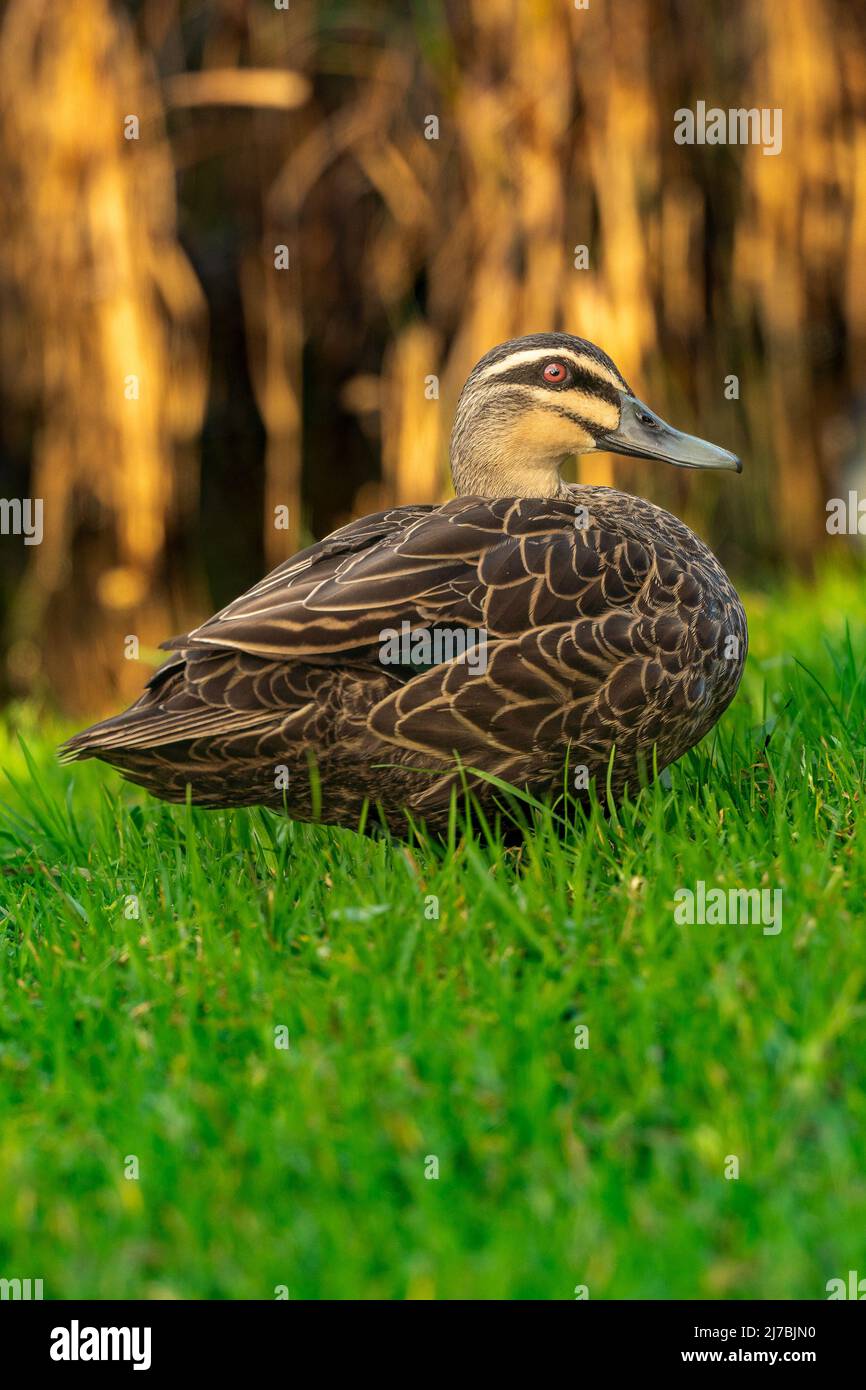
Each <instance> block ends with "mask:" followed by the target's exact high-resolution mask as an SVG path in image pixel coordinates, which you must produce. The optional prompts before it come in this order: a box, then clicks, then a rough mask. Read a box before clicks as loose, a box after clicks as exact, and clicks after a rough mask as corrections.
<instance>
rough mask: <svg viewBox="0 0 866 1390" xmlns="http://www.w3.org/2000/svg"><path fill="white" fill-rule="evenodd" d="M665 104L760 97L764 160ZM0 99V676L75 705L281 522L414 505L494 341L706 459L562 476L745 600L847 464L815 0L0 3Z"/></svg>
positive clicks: (792, 551)
mask: <svg viewBox="0 0 866 1390" xmlns="http://www.w3.org/2000/svg"><path fill="white" fill-rule="evenodd" d="M699 100H704V101H706V102H707V104H708V105H710V106H718V107H721V108H728V107H748V108H751V107H770V108H780V109H781V111H782V113H783V146H782V151H781V153H780V154H778V155H776V156H768V155H765V154H764V153H763V152H762V149H761V147H760V146H748V145H747V146H741V145H716V146H711V145H699V144H694V145H679V144H677V143H676V142H675V141H674V113H675V111H676V110H677V109H679V108H683V107H691V108H694V107H695V104H696V102H697V101H699ZM0 119H2V132H0V180H2V195H3V196H2V199H0V219H2V221H0V231H2V235H0V369H2V385H0V406H2V409H0V466H2V486H0V497H3V498H24V497H30V498H42V499H43V501H44V536H43V540H42V543H41V544H39V545H33V546H25V545H24V544H23V543H22V539H21V537H20V536H12V535H4V536H3V537H2V538H0V592H2V597H3V629H2V636H0V689H2V693H3V695H4V696H5V697H7V698H8V697H9V696H20V695H28V694H31V695H35V696H37V697H38V698H41V699H43V700H47V701H48V702H49V703H52V704H55V705H58V706H59V707H60V708H61V709H62V710H63V711H64V712H65V713H68V714H75V715H87V716H92V715H96V714H99V713H101V712H103V711H106V710H109V709H114V708H116V707H117V706H118V705H119V704H120V703H121V702H122V701H124V700H126V699H128V698H131V697H133V696H134V695H135V694H136V693H137V691H138V690H139V688H140V685H141V683H142V678H143V676H145V675H146V665H147V662H148V661H150V660H151V659H152V656H153V653H152V648H154V647H155V646H156V644H157V643H158V642H159V641H160V640H162V639H163V638H165V637H167V636H170V635H172V634H173V633H175V632H179V631H183V630H185V629H186V628H187V627H188V626H190V625H192V624H194V623H195V622H197V621H200V620H201V619H202V618H204V617H205V616H206V615H207V614H208V613H209V612H211V611H212V610H213V608H214V607H216V606H219V605H221V604H223V603H225V602H227V601H228V599H230V598H231V597H232V596H233V595H234V594H235V593H237V592H239V591H240V590H242V589H243V588H244V587H246V586H248V585H249V584H251V583H253V582H254V581H255V580H256V579H257V578H258V577H259V576H260V575H261V574H262V573H263V572H264V570H265V569H266V568H268V567H271V566H273V565H274V564H276V563H278V562H279V561H280V560H282V559H284V558H285V557H286V556H287V555H289V554H291V552H292V551H293V550H294V549H296V548H297V546H298V545H299V544H300V543H302V542H304V541H305V540H307V539H309V538H310V537H311V536H321V535H323V534H325V533H326V532H327V531H328V530H331V529H333V528H334V527H335V526H338V525H340V524H342V523H344V522H345V521H347V520H348V519H350V518H351V517H352V516H355V515H360V514H363V513H364V512H367V511H373V510H376V509H377V508H379V507H381V506H383V505H386V504H388V503H391V502H395V501H396V502H403V501H434V500H438V499H441V498H444V497H446V496H447V495H448V488H449V479H448V468H447V452H448V436H449V432H450V427H451V420H452V415H453V410H454V404H455V400H456V397H457V394H458V393H459V390H460V387H461V385H462V382H463V380H464V378H465V376H466V374H467V372H468V370H469V369H470V368H471V366H472V364H473V363H474V362H475V360H476V359H477V358H478V357H479V356H481V354H482V353H483V352H485V351H486V350H487V349H488V348H489V347H490V346H492V345H493V344H495V343H497V342H499V341H501V340H503V339H506V338H509V337H512V336H514V335H516V334H519V333H525V332H539V331H547V330H556V329H562V330H566V331H569V332H572V333H576V334H578V335H580V336H582V337H586V338H589V339H591V340H592V341H594V342H596V343H598V344H599V345H600V346H601V347H603V348H604V349H605V350H606V351H607V352H608V353H609V354H610V355H611V356H612V357H613V358H614V360H615V361H616V363H617V364H618V366H619V367H620V369H621V370H622V372H623V373H624V375H625V376H626V378H627V379H628V380H629V381H630V382H631V384H632V385H633V387H634V389H635V390H636V391H637V392H638V394H639V395H641V396H642V397H643V399H645V400H646V401H647V402H648V403H649V404H651V405H652V407H653V408H654V409H656V410H658V411H659V412H660V413H661V414H663V415H664V416H665V417H666V418H667V419H669V420H670V421H671V423H673V424H676V425H677V426H679V427H681V428H684V429H686V430H689V431H691V432H696V433H699V434H701V435H703V436H704V437H706V438H709V439H712V440H714V441H715V442H717V443H720V444H723V445H725V446H726V447H729V448H732V449H734V450H736V451H737V452H738V453H740V454H741V455H742V456H743V458H744V461H745V472H744V474H743V476H742V478H740V479H732V478H730V477H728V476H724V477H722V478H716V477H712V478H710V479H705V478H699V479H698V481H697V482H695V481H694V476H693V475H691V474H686V473H682V472H677V471H674V470H670V469H665V468H664V467H661V466H653V465H652V464H645V463H644V464H639V463H635V462H633V461H632V462H628V461H624V460H613V459H610V458H607V457H605V456H599V457H598V458H596V459H592V460H589V459H587V460H582V461H581V462H580V464H579V465H578V476H579V477H580V478H581V479H582V480H586V481H592V482H605V483H610V482H616V483H617V484H618V485H622V486H624V487H627V488H629V489H632V490H635V491H640V492H642V493H643V494H644V495H646V496H649V497H651V498H652V499H653V500H654V501H657V502H659V503H660V504H662V505H666V506H669V507H670V508H671V509H672V510H674V511H676V512H677V513H678V514H680V515H683V516H684V517H685V518H686V519H687V520H689V521H690V522H691V523H692V524H694V525H695V526H696V527H697V528H698V529H699V530H700V531H701V532H702V533H703V534H705V535H706V536H707V537H708V538H709V539H710V541H711V543H712V544H713V545H714V546H715V548H716V549H717V550H718V552H719V553H720V554H721V556H722V557H723V559H724V560H725V561H726V563H727V564H728V565H729V567H730V568H731V569H732V571H733V572H734V574H735V575H737V576H746V577H747V578H748V581H749V582H750V583H753V584H756V583H763V582H765V581H766V580H767V579H769V578H770V577H771V576H773V575H774V574H776V573H777V572H779V571H780V570H782V569H784V568H786V567H788V566H791V567H796V568H800V569H807V570H808V569H809V567H811V566H812V565H813V564H814V562H815V558H816V556H818V555H819V554H820V553H821V552H822V550H823V549H824V548H826V546H827V544H828V539H829V538H828V536H827V531H826V524H825V523H826V503H827V499H828V498H831V497H833V496H836V495H843V494H844V491H845V489H846V488H847V487H848V486H849V485H850V486H854V482H852V481H851V480H852V479H854V480H856V479H857V478H860V479H861V480H863V481H866V479H864V476H863V458H864V452H866V445H864V435H866V352H864V348H866V292H864V290H866V10H862V9H860V8H859V7H857V6H854V5H852V4H850V3H849V2H848V0H712V2H711V3H704V4H701V5H695V4H692V3H686V2H685V0H616V3H613V0H607V3H605V0H590V3H589V6H588V8H578V6H577V4H575V0H416V3H412V4H411V5H399V4H395V5H387V6H386V5H381V4H375V3H365V0H354V2H352V3H349V0H346V2H345V3H344V0H329V2H327V3H319V4H312V3H304V0H290V3H289V0H222V2H220V0H213V3H179V2H178V0H143V3H137V4H127V5H120V4H111V3H109V0H75V2H74V3H72V4H65V5H59V6H58V5H56V4H49V0H8V3H6V4H5V5H4V6H3V7H2V21H0ZM583 246H585V247H586V262H587V263H586V265H585V266H584V265H583V264H582V260H583V257H582V253H579V252H578V251H577V250H576V248H579V247H583ZM281 248H282V249H281ZM576 261H577V262H578V264H577V265H576ZM732 376H736V377H737V379H738V383H739V391H738V395H736V394H735V395H734V396H732V395H731V391H730V388H729V389H728V390H727V391H726V389H725V384H726V381H729V379H730V377H732ZM433 378H435V381H432V380H431V379H433ZM858 470H859V471H858ZM285 509H288V510H287V511H286V510H285ZM286 516H288V525H287V526H284V525H281V524H275V521H276V519H277V518H279V519H280V521H282V520H285V517H286ZM836 543H837V544H840V542H838V541H837V542H836ZM130 635H135V636H137V637H138V639H139V641H140V643H141V657H142V661H141V662H139V661H135V660H125V659H124V650H125V649H124V641H125V638H127V637H128V636H130ZM142 663H144V664H142Z"/></svg>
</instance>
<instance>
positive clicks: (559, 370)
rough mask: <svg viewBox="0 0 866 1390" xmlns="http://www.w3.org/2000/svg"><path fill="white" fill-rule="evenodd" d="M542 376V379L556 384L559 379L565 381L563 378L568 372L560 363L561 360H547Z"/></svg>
mask: <svg viewBox="0 0 866 1390" xmlns="http://www.w3.org/2000/svg"><path fill="white" fill-rule="evenodd" d="M542 376H543V377H544V380H545V381H549V382H550V383H551V385H553V386H558V385H559V383H560V382H561V381H565V378H566V377H567V376H568V372H567V371H566V369H565V367H564V366H563V365H562V363H561V362H548V364H547V366H546V367H545V369H544V371H543V372H542Z"/></svg>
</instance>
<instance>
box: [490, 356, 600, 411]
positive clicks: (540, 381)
mask: <svg viewBox="0 0 866 1390" xmlns="http://www.w3.org/2000/svg"><path fill="white" fill-rule="evenodd" d="M547 365H548V364H547V363H546V362H544V361H543V360H542V361H539V362H521V363H520V364H519V365H518V366H516V367H510V368H509V369H508V371H506V372H497V374H496V376H495V377H493V378H491V384H493V382H495V383H496V385H497V386H498V385H500V384H501V383H503V382H507V383H510V384H513V385H515V386H545V387H546V388H547V389H548V390H550V391H556V392H559V393H562V392H565V391H568V390H569V389H570V388H571V387H572V386H575V387H578V388H579V389H580V390H581V391H583V392H584V393H585V394H586V395H588V396H597V397H598V398H599V399H600V400H603V401H607V402H608V403H609V404H610V405H619V392H618V391H617V390H616V387H614V386H611V384H610V382H608V381H602V379H601V377H598V376H596V375H595V372H592V371H589V369H588V368H585V367H575V366H574V365H573V364H572V363H571V362H565V363H563V365H564V366H565V367H566V368H567V370H568V372H569V376H568V377H566V379H565V381H545V380H544V376H543V372H544V368H545V367H546V366H547Z"/></svg>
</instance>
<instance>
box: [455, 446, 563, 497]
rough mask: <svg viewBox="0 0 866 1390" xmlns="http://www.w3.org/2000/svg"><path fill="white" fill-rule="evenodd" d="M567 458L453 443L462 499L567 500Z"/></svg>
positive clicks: (457, 486)
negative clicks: (564, 474)
mask: <svg viewBox="0 0 866 1390" xmlns="http://www.w3.org/2000/svg"><path fill="white" fill-rule="evenodd" d="M564 462H565V458H564V457H563V456H559V457H553V456H550V457H539V456H538V454H537V453H535V452H532V451H530V450H528V449H526V450H524V449H521V448H520V447H514V446H513V445H512V446H511V447H508V448H506V449H503V448H502V446H501V444H498V443H495V444H491V446H490V447H488V448H485V446H484V444H483V443H482V444H477V443H476V444H474V445H473V444H471V443H470V441H469V440H468V439H466V438H464V439H458V438H455V439H452V442H451V477H452V479H453V482H454V491H455V492H456V493H457V496H458V497H564V496H565V495H566V493H567V486H566V484H565V483H564V482H563V481H562V476H561V474H560V468H561V466H562V464H563V463H564Z"/></svg>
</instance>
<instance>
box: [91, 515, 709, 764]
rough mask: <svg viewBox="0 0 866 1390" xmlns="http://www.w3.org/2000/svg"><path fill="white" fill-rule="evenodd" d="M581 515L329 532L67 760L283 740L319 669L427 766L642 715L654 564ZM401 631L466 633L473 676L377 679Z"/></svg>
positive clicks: (458, 671) (390, 518)
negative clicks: (474, 637)
mask: <svg viewBox="0 0 866 1390" xmlns="http://www.w3.org/2000/svg"><path fill="white" fill-rule="evenodd" d="M584 510H585V509H584V508H582V507H581V508H577V509H576V508H575V507H574V506H573V505H571V504H569V503H568V501H565V500H561V499H551V500H549V501H542V500H538V499H535V500H533V499H519V500H515V499H513V498H512V499H509V498H498V499H492V500H490V499H488V500H484V499H479V498H459V499H456V500H455V501H454V502H450V503H448V504H447V505H445V506H443V507H438V508H420V507H419V508H401V509H396V510H394V511H392V512H388V513H382V514H380V515H379V516H378V517H372V518H365V519H364V520H363V521H361V522H357V523H354V524H353V525H352V526H349V527H345V528H343V530H342V532H336V533H335V534H334V535H333V536H330V537H328V539H327V540H325V541H323V542H321V543H320V544H319V545H318V546H313V547H311V548H310V549H309V550H308V551H306V552H304V553H303V554H302V555H299V556H296V557H295V558H294V559H292V560H291V561H288V562H286V564H284V565H282V566H280V567H279V568H278V569H277V570H275V571H274V572H273V573H272V574H270V575H268V576H267V578H266V579H264V580H262V581H261V583H259V584H257V585H256V586H255V587H254V588H253V589H251V590H249V592H248V593H246V594H244V595H242V596H241V597H240V598H238V599H236V600H235V601H234V602H233V603H231V604H229V605H228V606H227V607H226V608H224V609H223V610H222V611H221V612H220V613H218V614H216V615H215V616H214V617H213V618H211V619H209V621H208V622H206V623H203V624H202V626H201V627H199V628H196V629H195V630H194V631H192V632H191V633H189V634H188V635H186V636H185V637H183V638H179V639H175V640H174V641H173V642H172V643H171V646H172V647H173V648H176V649H177V655H176V656H175V657H174V658H173V659H172V660H171V661H170V662H169V663H168V664H167V666H166V667H164V668H163V670H162V671H161V672H157V674H156V676H155V677H154V678H153V679H152V680H151V682H150V685H149V688H148V690H147V691H146V692H145V694H144V695H143V696H142V699H141V700H140V701H139V702H138V703H137V705H135V706H133V707H132V709H131V710H129V711H127V713H126V714H125V715H120V716H118V717H117V719H115V720H108V721H106V723H105V724H104V725H102V726H97V728H96V729H94V730H88V731H86V732H85V734H83V735H79V736H78V737H77V739H75V740H73V741H72V743H71V744H70V745H69V752H70V753H71V754H72V755H75V754H76V753H77V754H78V755H81V754H82V753H83V754H84V755H85V756H86V753H87V751H94V750H98V749H100V748H105V747H109V746H110V747H114V748H117V747H122V746H125V747H129V746H137V747H140V748H141V747H153V746H155V745H157V744H165V743H168V742H172V741H177V740H180V739H185V738H197V737H199V736H211V735H214V736H215V735H218V734H228V735H231V734H234V733H237V732H241V731H250V732H252V731H253V730H255V729H257V728H260V727H268V725H269V724H273V721H274V719H275V717H279V718H280V719H281V720H282V721H283V722H282V727H286V721H287V720H289V719H293V718H294V716H293V714H292V711H293V710H295V709H296V710H297V711H298V716H297V717H298V721H299V722H300V721H301V720H302V719H303V720H307V721H309V720H314V722H315V724H316V726H318V724H319V723H320V718H321V716H322V709H323V705H324V706H326V705H327V697H326V695H325V690H324V687H323V685H322V682H323V681H325V682H326V683H327V680H328V679H330V677H331V675H332V673H333V671H334V669H335V668H336V669H337V670H338V671H339V670H342V669H349V668H353V669H354V670H355V671H356V672H357V671H359V670H360V671H364V670H366V671H367V672H369V675H370V682H371V683H370V690H369V694H370V700H371V707H370V711H369V715H368V727H369V729H370V732H371V734H373V735H375V736H376V737H378V738H381V739H386V740H390V741H392V742H397V743H400V744H402V745H404V746H408V747H414V748H418V749H422V748H423V749H425V750H427V751H430V752H433V753H435V754H437V755H438V756H440V757H449V756H450V755H451V753H452V752H453V751H454V750H457V751H459V752H461V753H465V755H466V756H467V758H472V757H474V756H475V755H476V754H478V752H479V750H484V749H486V748H492V749H499V750H501V751H502V752H503V754H505V753H507V752H508V751H514V752H516V753H519V754H520V755H526V754H527V752H531V750H532V748H533V747H538V746H539V741H543V742H545V743H546V742H550V743H554V742H556V741H557V740H559V739H560V738H561V736H562V733H563V727H564V726H563V720H566V719H567V718H568V717H569V716H570V715H571V714H573V711H574V710H575V708H576V707H577V706H578V705H580V704H583V703H585V702H587V701H592V700H595V701H596V702H597V703H599V708H600V709H601V708H602V706H603V707H604V710H605V711H606V712H609V702H608V703H607V704H605V703H604V701H603V700H602V699H601V695H602V693H603V692H604V691H606V690H607V691H609V690H611V689H612V690H613V691H614V693H615V694H616V697H617V701H618V702H619V701H622V702H623V704H624V705H626V706H627V705H629V704H631V703H633V702H635V701H638V700H642V701H645V700H646V680H647V675H646V672H647V669H648V667H649V665H650V657H649V652H650V649H651V646H652V643H653V641H658V640H660V638H661V633H660V631H657V630H656V628H657V623H658V622H659V621H660V620H661V610H659V611H658V612H656V611H653V612H651V613H649V614H646V615H643V616H642V615H641V614H640V613H639V612H637V611H636V609H635V600H636V598H637V595H638V593H639V592H640V590H641V589H642V587H643V586H644V584H645V581H646V579H647V576H648V574H649V573H650V570H651V569H652V568H653V566H656V568H657V572H658V583H659V585H661V584H663V583H666V582H667V578H666V577H665V576H664V575H663V573H662V572H661V570H658V566H659V565H660V563H662V562H661V561H660V557H659V556H658V555H657V554H655V553H654V552H652V551H651V550H650V549H649V548H648V547H647V546H645V545H643V544H642V543H641V542H640V541H639V540H638V539H636V538H635V537H633V536H629V535H624V534H623V533H622V531H621V530H620V529H619V527H618V526H616V527H614V526H605V525H604V524H602V522H601V521H599V520H592V519H591V521H590V524H589V525H588V526H586V527H583V528H581V526H579V525H576V521H577V520H578V518H577V517H576V511H577V512H582V511H584ZM668 578H669V577H668ZM685 597H686V598H687V597H688V595H685ZM662 607H664V605H662ZM404 622H408V623H409V624H410V625H411V626H412V627H413V628H417V627H424V626H428V627H429V626H432V627H437V628H443V627H460V626H462V627H467V628H472V629H474V630H475V631H476V632H477V630H478V629H479V628H480V629H482V630H483V639H482V640H484V641H485V643H486V647H487V663H486V667H485V669H481V663H476V662H469V661H460V660H459V659H458V660H452V661H447V662H444V663H442V664H441V665H438V666H435V667H434V669H432V670H429V671H427V672H426V673H424V672H422V673H420V674H419V673H416V672H413V671H411V670H410V671H408V672H407V671H403V672H401V673H399V675H398V673H397V672H394V671H393V670H390V671H385V670H384V668H383V667H382V665H381V663H380V661H379V648H380V646H381V643H382V641H383V640H384V639H383V632H384V631H386V630H394V629H399V628H400V626H401V624H402V623H404ZM684 630H685V628H684ZM642 673H643V674H642ZM650 674H651V676H652V673H650ZM374 676H375V677H376V680H374V679H373V677H374ZM614 676H616V678H617V679H616V683H615V684H614V685H611V681H612V678H613V677H614ZM652 678H653V679H654V678H655V676H652ZM642 681H643V684H642ZM325 713H327V710H325ZM611 727H612V728H615V721H614V722H613V723H612V725H611ZM310 728H311V729H312V725H310ZM286 732H287V733H288V732H290V730H289V729H288V728H286ZM331 732H333V731H331ZM338 735H339V731H338V730H337V731H336V736H338ZM566 736H568V731H566ZM107 740H108V741H107Z"/></svg>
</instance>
